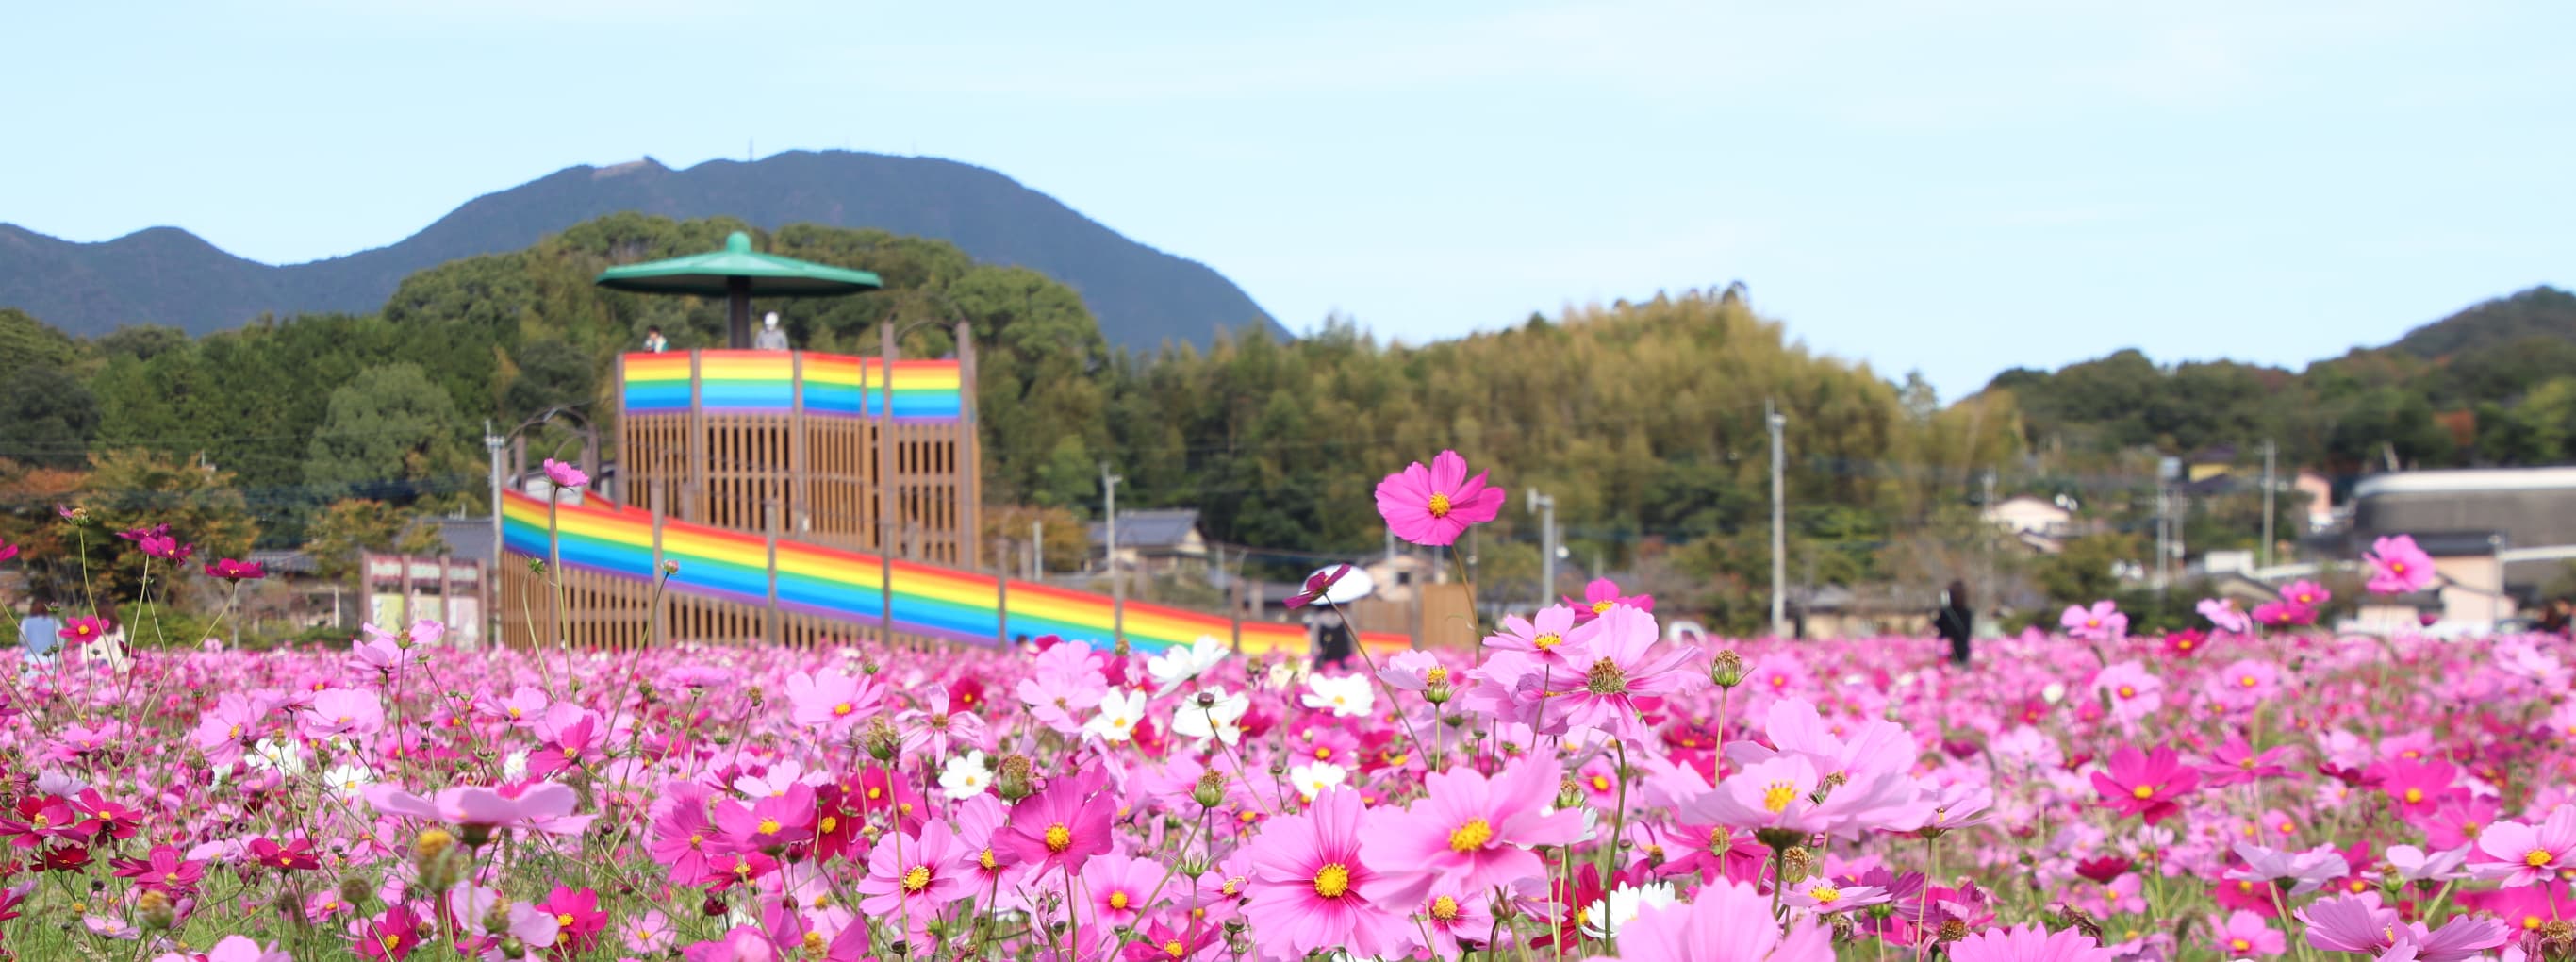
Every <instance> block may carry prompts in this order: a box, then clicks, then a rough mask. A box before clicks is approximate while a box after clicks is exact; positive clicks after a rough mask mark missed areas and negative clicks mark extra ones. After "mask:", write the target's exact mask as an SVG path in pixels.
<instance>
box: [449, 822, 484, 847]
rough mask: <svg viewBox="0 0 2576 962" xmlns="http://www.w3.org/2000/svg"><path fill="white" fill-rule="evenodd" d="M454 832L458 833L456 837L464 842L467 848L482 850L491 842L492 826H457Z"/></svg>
mask: <svg viewBox="0 0 2576 962" xmlns="http://www.w3.org/2000/svg"><path fill="white" fill-rule="evenodd" d="M456 830H457V832H459V833H460V834H458V835H457V837H458V838H461V839H464V840H465V846H466V847H467V848H482V847H483V846H484V845H485V844H486V843H489V842H491V841H492V826H489V825H459V826H457V827H456Z"/></svg>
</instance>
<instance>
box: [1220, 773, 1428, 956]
mask: <svg viewBox="0 0 2576 962" xmlns="http://www.w3.org/2000/svg"><path fill="white" fill-rule="evenodd" d="M1366 814H1367V813H1366V810H1365V809H1363V808H1362V807H1361V806H1360V796H1359V793H1357V792H1354V791H1351V790H1350V789H1347V788H1336V789H1328V790H1326V791H1325V792H1324V793H1323V794H1321V795H1318V796H1316V797H1315V804H1314V805H1312V806H1310V807H1308V808H1307V809H1306V810H1305V811H1303V812H1300V813H1298V814H1295V815H1291V816H1288V817H1286V818H1281V819H1277V820H1275V821H1272V822H1270V823H1268V824H1267V825H1265V826H1264V827H1263V828H1262V831H1261V834H1260V835H1259V836H1256V837H1255V839H1254V841H1253V843H1252V849H1251V856H1252V877H1251V880H1250V887H1251V889H1252V900H1251V901H1250V902H1248V903H1246V904H1245V905H1244V907H1243V914H1244V917H1245V918H1247V919H1249V920H1250V921H1251V922H1252V938H1253V941H1255V942H1257V943H1259V944H1260V946H1261V951H1262V953H1263V954H1264V955H1267V956H1269V957H1271V958H1281V959H1301V958H1305V957H1306V953H1308V952H1312V951H1314V950H1316V949H1321V948H1338V949H1343V950H1345V951H1348V952H1350V953H1351V954H1353V955H1359V956H1369V955H1377V954H1379V953H1380V952H1382V951H1384V950H1385V949H1386V948H1387V947H1388V946H1391V945H1393V944H1395V942H1396V940H1397V938H1398V936H1397V933H1398V932H1399V931H1400V930H1401V928H1402V926H1403V924H1404V920H1403V919H1400V918H1398V917H1396V916H1395V915H1394V913H1391V912H1388V911H1387V910H1385V909H1383V908H1380V907H1378V906H1377V905H1376V904H1375V903H1373V902H1371V901H1370V900H1369V899H1368V898H1367V897H1366V896H1363V895H1362V894H1361V893H1362V891H1364V890H1366V889H1370V888H1373V887H1375V886H1376V885H1377V883H1378V875H1377V873H1376V872H1375V871H1372V870H1371V869H1370V868H1369V866H1368V864H1367V863H1364V862H1362V861H1360V831H1361V827H1360V826H1361V822H1362V821H1363V816H1365V815H1366Z"/></svg>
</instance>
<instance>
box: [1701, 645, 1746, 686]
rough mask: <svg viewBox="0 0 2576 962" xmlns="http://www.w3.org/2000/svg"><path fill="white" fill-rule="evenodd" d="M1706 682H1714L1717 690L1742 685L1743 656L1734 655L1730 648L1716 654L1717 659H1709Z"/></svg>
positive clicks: (1733, 650)
mask: <svg viewBox="0 0 2576 962" xmlns="http://www.w3.org/2000/svg"><path fill="white" fill-rule="evenodd" d="M1708 680H1710V681H1713V682H1716V683H1717V687H1719V688H1733V687H1735V686H1737V685H1741V684H1744V656H1743V655H1739V654H1736V653H1735V649H1732V648H1729V649H1727V650H1725V651H1721V652H1718V653H1717V657H1715V658H1711V659H1709V662H1708Z"/></svg>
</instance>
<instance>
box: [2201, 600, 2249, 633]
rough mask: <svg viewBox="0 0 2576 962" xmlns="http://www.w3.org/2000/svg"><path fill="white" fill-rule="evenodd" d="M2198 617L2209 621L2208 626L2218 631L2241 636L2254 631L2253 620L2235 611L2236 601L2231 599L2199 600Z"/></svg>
mask: <svg viewBox="0 0 2576 962" xmlns="http://www.w3.org/2000/svg"><path fill="white" fill-rule="evenodd" d="M2200 616H2201V617H2203V618H2207V619H2209V624H2210V626H2211V627H2213V628H2216V629H2218V630H2220V631H2225V632H2232V633H2234V634H2239V635H2241V634H2244V633H2246V632H2248V631H2252V630H2253V629H2254V621H2253V619H2250V618H2247V617H2245V613H2244V612H2242V611H2238V610H2236V599H2233V598H2202V599H2200Z"/></svg>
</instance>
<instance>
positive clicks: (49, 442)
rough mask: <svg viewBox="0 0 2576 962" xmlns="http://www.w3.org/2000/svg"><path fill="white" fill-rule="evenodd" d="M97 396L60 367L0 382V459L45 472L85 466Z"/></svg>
mask: <svg viewBox="0 0 2576 962" xmlns="http://www.w3.org/2000/svg"><path fill="white" fill-rule="evenodd" d="M98 417H99V415H98V397H97V396H96V395H93V394H91V393H90V392H89V389H88V388H86V387H82V386H81V383H80V381H79V380H78V379H76V378H74V377H72V376H71V375H69V374H66V373H64V372H63V371H62V370H61V369H60V368H52V367H29V368H27V369H25V370H21V371H19V372H17V373H16V374H13V375H9V376H8V377H7V379H6V380H5V381H0V457H5V458H11V459H14V460H17V461H22V462H25V463H27V464H32V465H36V466H39V467H48V468H78V467H81V466H82V465H85V464H87V463H89V442H90V439H91V438H93V437H96V436H97V434H98Z"/></svg>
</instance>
